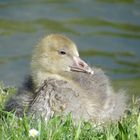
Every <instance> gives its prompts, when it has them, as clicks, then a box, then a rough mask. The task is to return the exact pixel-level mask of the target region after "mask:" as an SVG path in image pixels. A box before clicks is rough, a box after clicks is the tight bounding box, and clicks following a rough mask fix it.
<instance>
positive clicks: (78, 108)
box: [6, 34, 126, 122]
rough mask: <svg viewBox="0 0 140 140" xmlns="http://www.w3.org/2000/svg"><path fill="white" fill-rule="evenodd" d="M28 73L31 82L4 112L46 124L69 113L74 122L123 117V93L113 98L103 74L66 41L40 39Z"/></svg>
mask: <svg viewBox="0 0 140 140" xmlns="http://www.w3.org/2000/svg"><path fill="white" fill-rule="evenodd" d="M31 69H32V71H31V76H30V78H29V79H28V80H27V82H25V84H24V85H23V87H22V88H21V89H19V91H18V92H17V94H16V95H15V96H13V97H12V98H11V99H10V100H9V101H8V102H7V104H6V110H7V111H11V110H13V109H14V110H16V114H17V115H19V116H22V115H23V112H24V110H25V112H27V114H32V115H33V116H34V117H35V118H38V117H43V118H44V119H45V120H49V119H50V118H51V117H52V116H53V115H54V114H63V115H65V114H68V113H70V112H71V113H72V116H73V119H74V120H75V121H78V120H79V119H84V120H86V121H92V122H95V121H97V122H105V121H108V120H117V119H119V118H120V117H121V116H122V115H123V113H124V110H125V101H126V98H125V96H124V94H123V92H122V91H121V92H120V93H117V94H115V93H114V91H113V89H112V87H111V85H110V82H109V80H108V77H107V76H106V75H105V74H104V72H103V71H102V70H100V69H97V68H95V67H93V68H90V67H89V66H88V65H87V64H86V63H85V62H84V61H83V60H82V59H81V58H80V57H79V53H78V51H77V47H76V45H75V44H74V43H73V42H72V41H71V40H70V39H68V38H67V37H64V36H62V35H58V34H52V35H50V36H47V37H45V38H43V39H42V40H41V41H40V42H39V44H38V45H37V47H36V48H35V50H34V52H33V57H32V62H31Z"/></svg>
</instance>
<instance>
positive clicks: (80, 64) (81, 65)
mask: <svg viewBox="0 0 140 140" xmlns="http://www.w3.org/2000/svg"><path fill="white" fill-rule="evenodd" d="M70 70H71V71H76V72H84V73H89V74H94V71H93V70H92V69H91V68H90V67H89V66H88V65H87V64H86V62H84V61H83V60H82V59H81V58H80V57H78V56H74V57H73V64H72V66H70Z"/></svg>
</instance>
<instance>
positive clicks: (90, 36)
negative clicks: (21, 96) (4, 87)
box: [0, 0, 140, 93]
mask: <svg viewBox="0 0 140 140" xmlns="http://www.w3.org/2000/svg"><path fill="white" fill-rule="evenodd" d="M50 33H62V34H65V35H67V36H68V37H70V38H71V39H72V40H73V41H75V43H76V44H77V46H78V48H79V50H80V54H81V57H82V58H83V59H84V60H86V61H87V62H88V63H89V64H90V65H93V66H98V67H101V68H102V69H103V70H105V72H106V74H107V75H109V77H110V78H111V79H112V80H113V81H115V83H116V84H117V85H119V86H122V87H124V85H125V88H130V87H131V88H132V89H134V91H133V92H137V93H138V92H139V90H140V88H139V85H140V0H77V1H75V0H59V1H57V0H30V1H29V0H12V1H11V0H0V80H1V81H4V83H6V84H8V85H14V86H15V85H19V84H20V83H21V82H22V80H23V77H24V76H25V75H26V74H29V73H30V57H31V52H32V49H33V47H34V46H35V45H36V43H37V42H38V40H39V39H40V38H41V37H43V36H44V35H48V34H50ZM131 88H130V89H131Z"/></svg>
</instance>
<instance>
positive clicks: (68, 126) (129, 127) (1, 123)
mask: <svg viewBox="0 0 140 140" xmlns="http://www.w3.org/2000/svg"><path fill="white" fill-rule="evenodd" d="M15 91H16V89H15V88H11V87H8V88H6V87H4V86H3V85H2V84H1V85H0V140H32V139H36V140H140V115H139V107H138V101H136V100H135V99H133V103H132V105H131V106H130V109H129V110H128V111H127V113H126V114H125V115H124V117H123V118H122V119H121V120H120V121H118V122H110V123H107V124H102V125H101V124H98V125H97V124H90V122H83V121H81V122H79V123H78V125H74V123H73V121H72V118H71V115H70V114H69V115H68V116H66V117H63V120H62V117H61V116H55V117H53V118H52V119H51V120H50V121H49V122H48V124H47V125H46V124H45V123H44V122H43V120H38V121H33V120H32V119H31V118H30V117H27V116H24V118H22V119H21V118H17V117H15V115H14V114H12V113H7V112H3V110H2V108H3V107H4V102H5V100H6V99H7V98H8V96H9V95H11V94H13V93H14V92H15ZM32 128H34V129H36V130H37V131H39V135H38V136H36V137H35V138H33V137H30V136H29V131H30V130H31V129H32Z"/></svg>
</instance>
